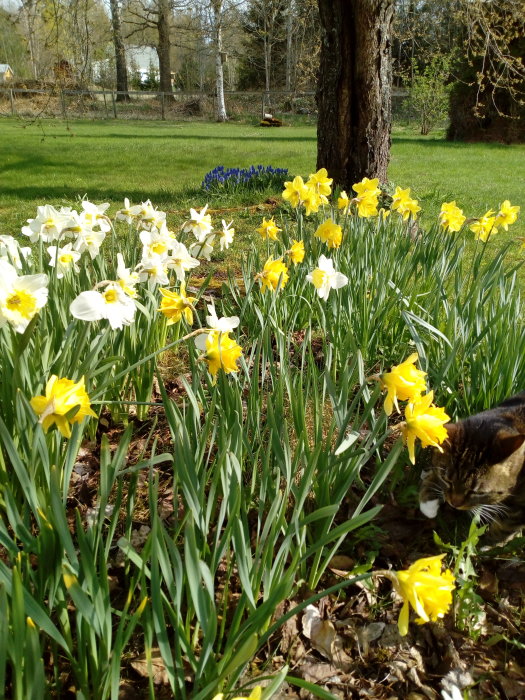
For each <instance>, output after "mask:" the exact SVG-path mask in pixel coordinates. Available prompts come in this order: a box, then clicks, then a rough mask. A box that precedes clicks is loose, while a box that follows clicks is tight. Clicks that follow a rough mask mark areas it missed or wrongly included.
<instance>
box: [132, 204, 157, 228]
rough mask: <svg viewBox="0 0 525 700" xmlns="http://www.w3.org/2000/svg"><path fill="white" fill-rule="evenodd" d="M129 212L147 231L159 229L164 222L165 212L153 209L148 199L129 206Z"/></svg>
mask: <svg viewBox="0 0 525 700" xmlns="http://www.w3.org/2000/svg"><path fill="white" fill-rule="evenodd" d="M130 212H131V213H132V215H133V216H134V217H135V218H136V219H137V220H138V222H139V224H140V225H141V226H142V227H143V228H145V229H148V230H149V231H151V230H152V229H155V228H156V229H161V228H162V226H163V225H164V224H165V223H166V212H163V211H160V210H159V209H155V207H154V206H153V204H152V203H151V202H150V200H149V199H148V200H146V201H145V202H142V203H141V204H139V205H136V206H134V207H131V209H130Z"/></svg>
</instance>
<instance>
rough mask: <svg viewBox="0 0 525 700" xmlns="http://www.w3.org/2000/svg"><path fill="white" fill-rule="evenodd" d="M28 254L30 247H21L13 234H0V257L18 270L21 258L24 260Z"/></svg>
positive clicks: (20, 265) (29, 253)
mask: <svg viewBox="0 0 525 700" xmlns="http://www.w3.org/2000/svg"><path fill="white" fill-rule="evenodd" d="M30 255H31V248H29V247H28V246H24V247H21V246H20V245H19V244H18V241H17V240H16V239H15V238H13V236H0V259H2V260H6V261H7V262H9V263H11V264H12V265H14V266H15V267H17V268H18V269H19V270H20V269H21V268H22V259H24V260H26V259H27V258H28V257H29V256H30Z"/></svg>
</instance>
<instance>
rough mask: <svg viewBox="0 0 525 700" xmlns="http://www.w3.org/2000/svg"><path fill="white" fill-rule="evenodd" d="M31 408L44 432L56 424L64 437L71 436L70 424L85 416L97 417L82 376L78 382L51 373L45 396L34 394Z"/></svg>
mask: <svg viewBox="0 0 525 700" xmlns="http://www.w3.org/2000/svg"><path fill="white" fill-rule="evenodd" d="M30 404H31V408H32V409H33V411H34V412H35V413H36V414H37V415H38V416H39V423H41V425H42V428H43V429H44V432H46V433H47V431H48V430H49V428H51V426H52V425H55V424H56V426H57V428H58V429H59V430H60V432H61V433H62V435H63V436H64V437H65V438H70V437H71V425H72V424H73V423H80V422H81V421H82V420H83V419H84V418H86V417H87V416H92V417H93V418H97V414H96V413H95V412H94V411H93V410H92V409H91V404H90V402H89V396H88V394H87V392H86V387H85V384H84V377H82V379H80V380H79V381H78V382H74V381H72V380H71V379H66V378H65V377H64V378H62V379H59V378H58V377H57V376H56V374H53V375H52V376H51V377H50V379H49V380H48V382H47V384H46V393H45V396H42V395H40V396H34V397H33V398H32V399H31V401H30Z"/></svg>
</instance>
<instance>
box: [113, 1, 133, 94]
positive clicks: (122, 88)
mask: <svg viewBox="0 0 525 700" xmlns="http://www.w3.org/2000/svg"><path fill="white" fill-rule="evenodd" d="M109 7H110V11H111V28H112V35H113V46H114V48H115V69H116V73H117V102H125V101H127V100H129V94H128V67H127V65H126V49H125V47H124V39H123V38H122V24H121V21H120V8H119V4H118V0H109Z"/></svg>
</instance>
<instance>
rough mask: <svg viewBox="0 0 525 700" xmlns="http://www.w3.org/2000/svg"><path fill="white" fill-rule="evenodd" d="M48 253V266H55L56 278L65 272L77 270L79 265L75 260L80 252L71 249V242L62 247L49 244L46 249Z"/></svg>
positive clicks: (78, 257)
mask: <svg viewBox="0 0 525 700" xmlns="http://www.w3.org/2000/svg"><path fill="white" fill-rule="evenodd" d="M47 252H48V253H49V257H50V261H49V265H50V267H55V268H56V271H57V279H61V278H62V277H63V276H64V275H65V274H66V273H67V272H70V271H73V272H78V271H79V269H80V268H79V267H78V265H77V262H78V261H79V260H80V253H79V252H78V251H77V250H73V244H72V243H68V244H67V245H65V246H64V247H63V248H59V247H58V246H55V245H51V246H49V248H48V249H47Z"/></svg>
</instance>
